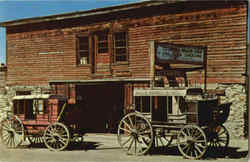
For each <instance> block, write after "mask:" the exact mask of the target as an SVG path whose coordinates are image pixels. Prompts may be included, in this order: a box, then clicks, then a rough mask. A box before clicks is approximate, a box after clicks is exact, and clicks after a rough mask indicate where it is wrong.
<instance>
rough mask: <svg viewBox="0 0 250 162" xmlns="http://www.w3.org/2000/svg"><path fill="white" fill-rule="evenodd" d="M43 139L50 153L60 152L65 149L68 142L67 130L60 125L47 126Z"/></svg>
mask: <svg viewBox="0 0 250 162" xmlns="http://www.w3.org/2000/svg"><path fill="white" fill-rule="evenodd" d="M43 137H44V143H45V145H46V147H47V148H49V149H50V150H52V151H61V150H63V149H65V148H66V147H67V146H68V144H69V140H70V134H69V130H68V129H67V127H66V126H65V125H64V124H62V123H54V124H51V125H49V126H48V127H47V128H46V130H45V132H44V136H43Z"/></svg>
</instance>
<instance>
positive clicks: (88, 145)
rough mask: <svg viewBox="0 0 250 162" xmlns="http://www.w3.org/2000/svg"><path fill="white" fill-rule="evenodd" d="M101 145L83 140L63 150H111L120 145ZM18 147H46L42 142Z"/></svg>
mask: <svg viewBox="0 0 250 162" xmlns="http://www.w3.org/2000/svg"><path fill="white" fill-rule="evenodd" d="M100 146H103V144H102V143H100V142H92V141H84V142H72V143H70V144H69V146H68V147H67V148H66V149H65V150H64V151H88V150H111V149H120V147H100ZM18 148H20V149H22V148H29V149H47V147H46V146H45V144H44V143H42V144H30V145H22V146H19V147H18Z"/></svg>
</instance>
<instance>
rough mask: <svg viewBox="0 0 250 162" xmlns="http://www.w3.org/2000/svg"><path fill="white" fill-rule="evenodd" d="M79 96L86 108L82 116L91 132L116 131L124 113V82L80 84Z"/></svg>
mask: <svg viewBox="0 0 250 162" xmlns="http://www.w3.org/2000/svg"><path fill="white" fill-rule="evenodd" d="M76 92H77V96H78V97H79V96H80V98H81V101H80V103H81V106H82V108H83V109H84V114H83V116H82V118H85V119H84V121H85V123H84V125H85V127H86V131H88V132H89V133H116V131H117V126H118V123H119V121H120V119H121V117H122V115H123V105H124V86H123V85H122V84H114V83H113V84H102V85H78V86H77V91H76Z"/></svg>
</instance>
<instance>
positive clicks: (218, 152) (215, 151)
mask: <svg viewBox="0 0 250 162" xmlns="http://www.w3.org/2000/svg"><path fill="white" fill-rule="evenodd" d="M239 149H240V148H239V147H228V148H227V149H225V150H222V149H220V148H209V149H208V150H207V152H206V154H205V156H204V157H203V159H217V158H228V159H240V158H245V157H247V155H248V151H247V150H246V151H239ZM150 155H172V156H182V155H181V153H180V152H179V150H178V147H177V146H172V147H169V148H154V149H152V150H151V151H150Z"/></svg>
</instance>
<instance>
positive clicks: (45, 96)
mask: <svg viewBox="0 0 250 162" xmlns="http://www.w3.org/2000/svg"><path fill="white" fill-rule="evenodd" d="M50 96H51V95H50V94H35V95H20V96H15V97H13V98H12V100H25V99H48V98H50Z"/></svg>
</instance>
